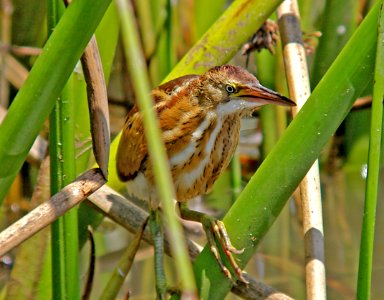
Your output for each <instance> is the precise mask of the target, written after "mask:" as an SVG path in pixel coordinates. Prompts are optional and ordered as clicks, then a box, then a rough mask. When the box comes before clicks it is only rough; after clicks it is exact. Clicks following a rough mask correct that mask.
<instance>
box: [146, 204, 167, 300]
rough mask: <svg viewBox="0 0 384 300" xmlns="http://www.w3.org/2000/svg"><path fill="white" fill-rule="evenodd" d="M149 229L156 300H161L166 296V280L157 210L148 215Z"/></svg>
mask: <svg viewBox="0 0 384 300" xmlns="http://www.w3.org/2000/svg"><path fill="white" fill-rule="evenodd" d="M149 228H150V230H151V234H152V239H153V246H154V253H155V255H154V260H155V280H156V293H157V299H158V300H163V299H165V298H166V294H167V280H166V277H165V272H164V259H163V258H164V257H163V256H164V234H163V227H162V224H161V216H160V212H159V210H158V209H154V210H153V209H151V210H150V213H149Z"/></svg>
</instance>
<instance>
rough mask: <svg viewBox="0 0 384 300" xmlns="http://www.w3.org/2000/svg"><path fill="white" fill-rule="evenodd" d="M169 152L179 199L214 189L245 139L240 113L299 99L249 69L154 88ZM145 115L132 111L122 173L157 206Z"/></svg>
mask: <svg viewBox="0 0 384 300" xmlns="http://www.w3.org/2000/svg"><path fill="white" fill-rule="evenodd" d="M152 97H153V99H154V101H155V103H156V104H155V108H156V111H157V115H158V118H159V122H160V127H161V132H162V137H163V140H164V144H165V148H166V151H167V154H168V158H169V163H170V168H171V172H172V177H173V181H174V184H175V191H176V198H177V200H178V201H180V202H184V201H187V200H189V199H192V198H194V197H196V196H198V195H201V194H205V193H207V192H209V191H210V189H211V188H212V186H213V183H214V182H215V180H216V179H217V178H218V177H219V175H220V174H221V173H222V171H223V170H224V169H225V168H226V167H227V166H228V164H229V162H230V159H231V157H232V155H233V153H234V151H235V149H236V147H237V144H238V142H239V132H240V118H241V117H243V116H246V115H250V114H251V113H252V112H253V111H254V110H255V109H257V108H258V107H259V106H261V105H264V104H268V103H276V104H280V105H294V103H293V102H292V101H291V100H289V99H287V98H285V97H283V96H281V95H279V94H277V93H275V92H273V91H270V90H268V89H266V88H264V87H262V86H261V85H260V84H259V82H258V80H257V79H256V78H255V77H254V76H253V75H252V74H250V73H249V72H247V71H245V70H244V69H242V68H240V67H236V66H232V65H225V66H220V67H215V68H212V69H210V70H209V71H207V72H206V73H204V74H203V75H201V76H198V75H187V76H183V77H180V78H177V79H175V80H172V81H170V82H167V83H165V84H163V85H161V86H159V87H158V88H156V89H154V90H153V91H152ZM151 164H152V162H151V160H150V159H149V156H148V149H147V144H146V141H145V137H144V130H143V122H142V114H141V113H140V112H139V111H138V109H137V107H134V108H133V109H132V110H131V112H130V113H129V114H128V117H127V120H126V123H125V125H124V128H123V133H122V137H121V141H120V144H119V148H118V152H117V170H118V174H119V177H120V178H121V180H123V181H127V189H128V191H129V193H131V194H133V195H134V196H136V197H138V198H140V199H143V200H146V201H149V202H151V203H152V204H151V206H152V207H154V206H156V205H157V201H156V198H157V196H156V188H155V184H154V178H153V173H152V165H151Z"/></svg>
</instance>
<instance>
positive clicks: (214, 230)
mask: <svg viewBox="0 0 384 300" xmlns="http://www.w3.org/2000/svg"><path fill="white" fill-rule="evenodd" d="M179 209H180V216H181V217H182V218H183V219H185V220H189V221H195V222H199V223H201V224H202V225H203V229H204V231H205V234H206V236H207V241H208V244H209V245H210V250H211V252H212V254H213V255H214V257H215V259H216V261H217V262H218V264H219V266H220V269H221V270H222V271H223V273H224V274H225V275H226V276H227V277H228V278H229V279H231V280H232V281H233V279H232V276H231V272H230V271H229V270H228V268H227V267H226V266H225V265H224V262H223V260H222V258H221V256H220V253H219V249H218V243H217V242H216V239H217V240H218V241H219V244H220V246H221V249H222V250H223V252H224V254H225V256H226V257H227V258H228V260H229V263H230V265H231V267H232V268H233V270H234V272H235V274H236V276H237V277H238V279H239V280H240V281H241V282H243V283H245V284H248V281H247V280H246V279H245V278H244V276H243V271H242V270H241V268H240V267H239V266H238V264H237V262H236V260H235V258H234V257H233V254H241V253H243V251H244V249H241V250H238V249H236V248H235V247H233V246H232V244H231V240H230V238H229V236H228V233H227V230H226V229H225V225H224V223H223V222H221V221H220V220H217V219H216V218H214V217H211V216H209V215H207V214H204V213H201V212H198V211H195V210H190V209H189V208H188V206H187V204H186V203H179ZM233 283H235V282H233Z"/></svg>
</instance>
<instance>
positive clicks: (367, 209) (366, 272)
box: [357, 1, 384, 299]
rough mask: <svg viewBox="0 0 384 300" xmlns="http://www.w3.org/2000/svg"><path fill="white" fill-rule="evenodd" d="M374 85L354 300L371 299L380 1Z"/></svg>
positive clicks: (382, 75)
mask: <svg viewBox="0 0 384 300" xmlns="http://www.w3.org/2000/svg"><path fill="white" fill-rule="evenodd" d="M377 41H378V42H377V49H376V64H375V81H374V86H373V98H372V109H371V134H370V140H369V153H368V177H367V183H366V188H365V205H364V215H363V216H364V217H363V225H362V232H361V243H360V259H359V273H358V282H357V299H371V277H372V260H373V245H374V239H375V220H376V204H377V194H378V187H379V171H380V153H381V138H382V134H383V130H382V126H383V96H384V45H383V41H384V12H383V1H381V10H380V17H379V28H378V37H377Z"/></svg>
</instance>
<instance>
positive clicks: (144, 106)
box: [117, 0, 196, 295]
mask: <svg viewBox="0 0 384 300" xmlns="http://www.w3.org/2000/svg"><path fill="white" fill-rule="evenodd" d="M117 4H118V8H119V9H118V11H119V15H120V21H121V30H122V33H123V43H124V51H125V55H126V58H127V62H128V67H129V71H130V72H131V74H132V81H133V86H134V88H135V93H136V96H137V104H138V106H139V108H140V110H141V111H142V112H143V119H144V130H145V132H144V134H145V136H146V141H147V143H148V151H149V155H150V157H151V160H152V161H155V162H156V163H155V164H153V172H154V179H155V183H156V186H157V188H158V195H159V198H160V200H161V204H162V209H163V211H164V214H165V217H166V220H167V222H168V226H169V228H168V229H169V231H168V233H169V236H170V241H171V248H172V253H173V255H174V258H175V261H176V265H177V266H179V268H178V271H179V274H178V275H179V276H180V280H181V286H182V292H186V293H187V294H189V295H193V293H194V292H195V290H196V286H195V282H194V277H193V272H192V266H191V264H190V260H189V256H188V252H187V248H186V244H185V242H184V241H185V240H184V235H183V230H182V227H181V224H180V222H179V219H178V217H177V215H176V212H175V208H174V203H173V199H174V188H173V183H172V177H171V173H170V170H169V165H168V163H167V156H166V152H165V148H164V145H163V143H162V142H161V135H160V129H159V125H158V120H157V118H156V114H155V111H154V110H153V101H152V99H151V97H150V93H149V92H150V86H149V80H148V75H147V74H146V65H145V62H144V58H143V54H142V52H141V51H140V42H139V37H138V34H137V31H136V29H135V23H134V15H133V12H132V7H129V6H128V5H127V4H126V2H124V0H119V1H117Z"/></svg>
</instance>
